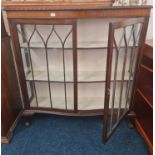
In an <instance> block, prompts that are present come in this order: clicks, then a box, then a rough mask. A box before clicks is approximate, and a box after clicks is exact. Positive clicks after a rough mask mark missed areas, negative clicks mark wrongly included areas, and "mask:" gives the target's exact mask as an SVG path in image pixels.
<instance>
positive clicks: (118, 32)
mask: <svg viewBox="0 0 155 155" xmlns="http://www.w3.org/2000/svg"><path fill="white" fill-rule="evenodd" d="M147 24H148V18H134V19H133V18H132V19H127V20H123V21H122V22H114V23H110V24H109V38H108V56H107V75H106V88H105V105H104V133H103V141H104V143H105V142H106V141H107V140H108V139H109V137H110V136H111V135H112V133H113V132H114V130H115V129H116V128H117V126H118V125H119V123H120V121H121V120H122V119H123V118H124V116H125V115H126V114H127V113H128V112H129V109H130V107H131V103H132V98H133V94H134V86H135V84H136V77H137V71H138V66H139V62H140V59H141V56H142V49H143V44H144V41H145V36H146V30H147Z"/></svg>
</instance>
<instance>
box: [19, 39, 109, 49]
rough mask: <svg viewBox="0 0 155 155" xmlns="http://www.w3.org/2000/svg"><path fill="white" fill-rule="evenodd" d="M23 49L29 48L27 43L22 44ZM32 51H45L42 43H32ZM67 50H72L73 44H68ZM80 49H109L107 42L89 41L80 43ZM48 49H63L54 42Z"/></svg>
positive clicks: (66, 45)
mask: <svg viewBox="0 0 155 155" xmlns="http://www.w3.org/2000/svg"><path fill="white" fill-rule="evenodd" d="M20 47H21V48H28V44H27V43H21V45H20ZM29 48H30V49H38V48H39V49H44V48H45V47H44V46H43V43H42V42H32V43H31V44H30V47H29ZM64 48H65V49H72V42H66V44H65V46H64ZM77 48H78V49H104V48H107V42H105V41H89V42H78V45H77ZM47 49H62V45H61V43H60V42H52V43H50V44H49V45H48V46H47Z"/></svg>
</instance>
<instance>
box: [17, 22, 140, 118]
mask: <svg viewBox="0 0 155 155" xmlns="http://www.w3.org/2000/svg"><path fill="white" fill-rule="evenodd" d="M121 20H123V19H93V20H92V19H91V20H89V19H82V20H77V64H78V67H77V75H78V76H77V85H78V93H77V94H78V110H93V109H104V100H105V84H106V73H107V68H106V63H107V53H108V32H109V23H110V22H111V21H121ZM140 30H141V25H140V24H135V25H134V26H133V25H131V26H128V27H126V28H120V29H117V30H116V31H115V33H114V38H115V43H114V44H113V58H112V71H111V89H110V94H112V95H111V96H110V103H109V108H110V109H111V110H112V111H111V113H113V109H117V110H119V109H122V108H123V109H125V111H126V110H127V109H128V108H129V101H130V96H131V95H130V94H131V90H132V84H133V79H134V72H135V64H136V60H137V54H138V43H139V42H138V41H139V35H140ZM17 31H18V37H19V43H20V48H21V54H22V60H23V66H24V72H25V80H26V83H27V90H28V94H29V101H30V107H43V108H54V109H66V110H73V111H74V76H73V72H74V71H73V70H74V65H73V64H74V62H73V54H74V49H73V42H74V41H73V29H72V25H42V24H17ZM124 65H125V67H124ZM118 108H119V109H118ZM120 111H121V110H120ZM112 117H113V116H112Z"/></svg>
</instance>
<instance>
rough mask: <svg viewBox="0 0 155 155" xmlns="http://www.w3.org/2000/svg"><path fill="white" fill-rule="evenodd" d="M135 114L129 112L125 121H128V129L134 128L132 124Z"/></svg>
mask: <svg viewBox="0 0 155 155" xmlns="http://www.w3.org/2000/svg"><path fill="white" fill-rule="evenodd" d="M135 118H136V114H135V112H133V111H131V112H129V114H128V115H127V120H128V128H129V129H133V128H134V122H135Z"/></svg>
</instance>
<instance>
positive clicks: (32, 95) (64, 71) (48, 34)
mask: <svg viewBox="0 0 155 155" xmlns="http://www.w3.org/2000/svg"><path fill="white" fill-rule="evenodd" d="M17 31H18V37H19V42H20V47H21V54H22V60H23V65H24V72H25V80H26V81H27V89H28V93H29V100H30V102H31V106H32V107H43V108H44V107H45V108H47V107H48V108H58V109H65V110H67V109H71V110H74V101H73V100H74V96H73V45H72V44H73V43H72V25H41V24H40V25H39V24H38V25H36V24H35V25H33V24H25V25H22V24H18V25H17ZM54 82H56V83H54ZM66 82H69V83H70V84H67V83H66ZM60 86H61V87H60ZM56 93H57V95H56ZM59 93H60V94H59Z"/></svg>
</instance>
